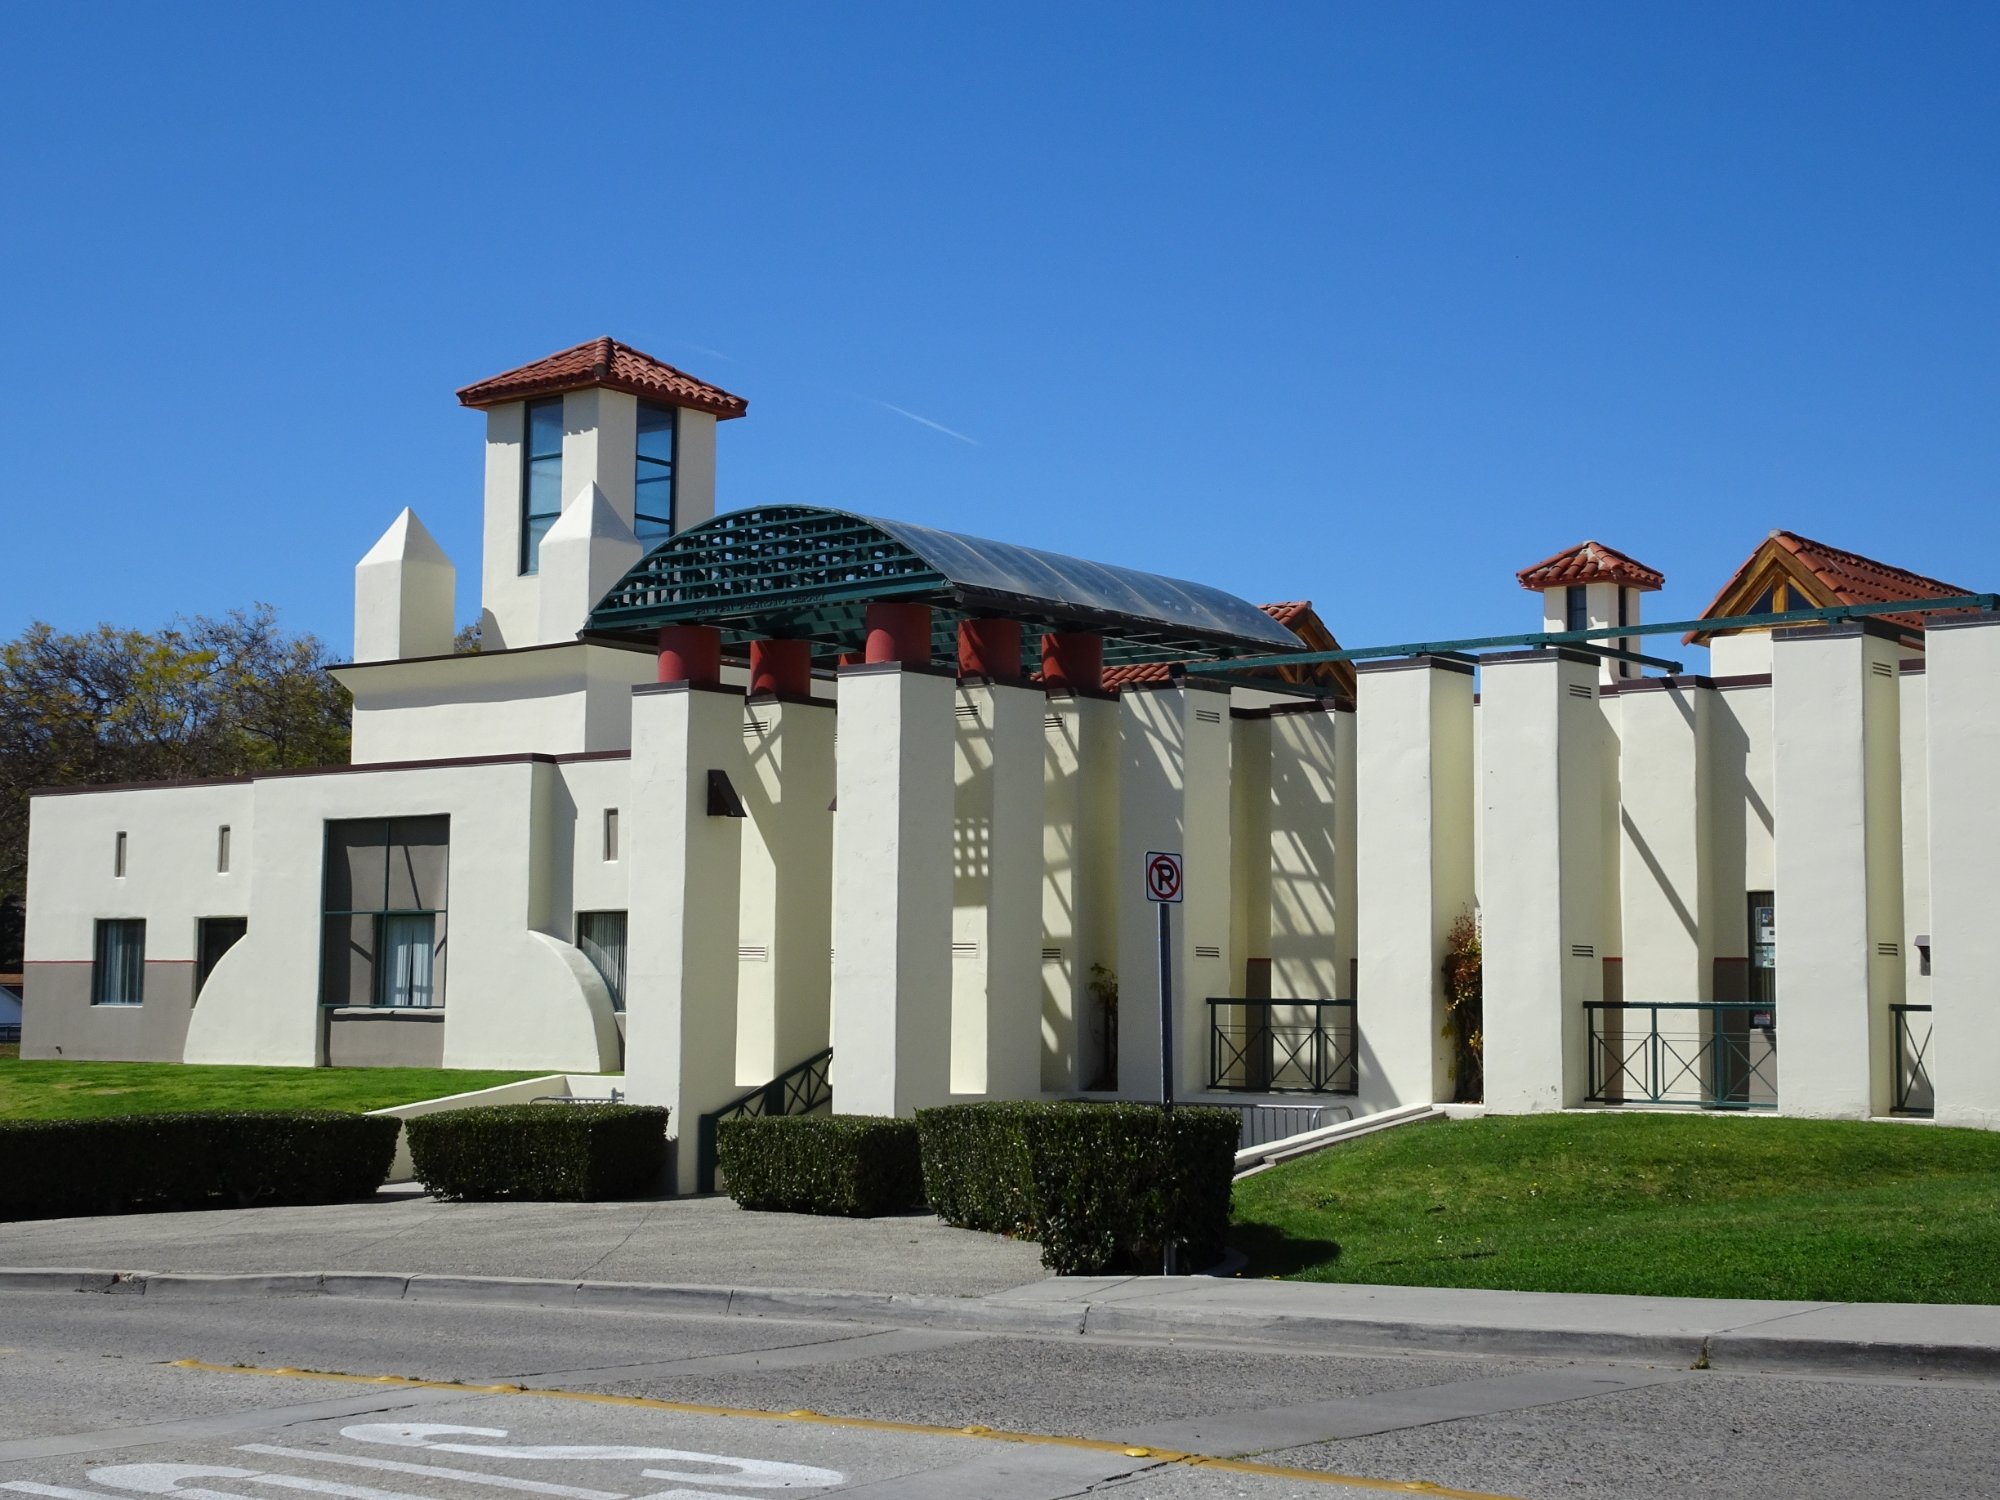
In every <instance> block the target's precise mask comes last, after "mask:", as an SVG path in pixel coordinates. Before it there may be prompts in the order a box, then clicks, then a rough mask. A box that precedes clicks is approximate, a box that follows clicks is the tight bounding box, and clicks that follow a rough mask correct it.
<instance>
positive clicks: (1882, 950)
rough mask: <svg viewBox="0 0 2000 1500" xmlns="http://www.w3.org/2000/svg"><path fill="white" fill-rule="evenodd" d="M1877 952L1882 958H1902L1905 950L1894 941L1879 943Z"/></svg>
mask: <svg viewBox="0 0 2000 1500" xmlns="http://www.w3.org/2000/svg"><path fill="white" fill-rule="evenodd" d="M1875 952H1876V953H1877V954H1878V955H1879V956H1880V957H1882V958H1901V957H1902V956H1903V950H1902V949H1901V948H1899V947H1898V946H1897V945H1896V944H1894V943H1877V944H1876V945H1875Z"/></svg>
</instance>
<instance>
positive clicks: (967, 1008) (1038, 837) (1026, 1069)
mask: <svg viewBox="0 0 2000 1500" xmlns="http://www.w3.org/2000/svg"><path fill="white" fill-rule="evenodd" d="M1045 701H1046V700H1045V699H1044V698H1043V696H1042V692H1041V689H1040V688H1034V687H1020V686H1009V685H1006V684H1002V683H968V684H967V685H965V686H963V687H961V688H960V689H959V690H958V702H957V717H956V721H955V722H956V731H957V738H956V749H955V753H954V768H955V780H956V793H955V799H954V822H955V829H954V836H953V850H952V931H951V949H952V965H951V1014H952V1045H951V1091H952V1093H954V1094H960V1095H967V1094H970V1095H978V1096H981V1097H984V1098H991V1099H1032V1098H1036V1097H1038V1096H1039V1095H1040V1093H1041V1089H1042V1035H1041V1003H1042V985H1041V947H1042V944H1041V938H1042V753H1043V747H1042V740H1043V723H1042V719H1043V713H1044V703H1045Z"/></svg>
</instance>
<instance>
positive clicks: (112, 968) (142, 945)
mask: <svg viewBox="0 0 2000 1500" xmlns="http://www.w3.org/2000/svg"><path fill="white" fill-rule="evenodd" d="M118 837H119V838H120V839H123V838H124V837H125V835H124V834H122V833H121V834H119V835H118ZM91 957H92V960H93V962H92V964H91V968H90V1003H91V1004H92V1005H138V1004H140V1003H141V1002H142V1001H143V1000H144V999H145V998H146V924H145V923H144V922H132V921H119V922H99V923H98V924H97V944H96V951H95V952H94V953H93V954H92V955H91Z"/></svg>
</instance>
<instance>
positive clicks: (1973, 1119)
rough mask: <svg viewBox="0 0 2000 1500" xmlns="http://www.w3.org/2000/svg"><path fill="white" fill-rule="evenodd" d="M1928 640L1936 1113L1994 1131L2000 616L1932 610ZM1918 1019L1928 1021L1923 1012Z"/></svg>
mask: <svg viewBox="0 0 2000 1500" xmlns="http://www.w3.org/2000/svg"><path fill="white" fill-rule="evenodd" d="M1924 642H1925V649H1924V656H1925V659H1926V665H1925V668H1924V677H1925V686H1926V696H1927V698H1928V700H1929V715H1930V724H1929V735H1928V739H1929V742H1930V858H1931V881H1930V888H1931V917H1930V922H1931V931H1930V939H1931V983H1930V992H1931V993H1930V1001H1931V1013H1930V1016H1929V1018H1928V1019H1929V1021H1930V1023H1931V1044H1930V1049H1929V1051H1928V1053H1927V1054H1926V1056H1927V1058H1928V1061H1929V1065H1930V1076H1931V1083H1932V1086H1933V1089H1934V1091H1935V1093H1936V1096H1937V1114H1936V1118H1937V1121H1938V1123H1939V1124H1941V1125H1965V1126H1975V1127H1978V1128H1980V1129H1984V1130H1993V1129H1996V1128H2000V1068H1996V1066H1995V1062H1996V1060H2000V1005H1996V1004H1995V1003H1994V1001H1995V997H1996V990H2000V985H1996V978H1995V976H2000V920H1996V917H2000V859H1996V858H1995V857H1994V851H1995V850H2000V797H1995V796H1994V785H1993V783H1994V777H1995V774H1996V768H2000V615H1990V614H1989V615H1982V616H1978V617H1975V618H1970V619H1965V620H1956V619H1949V618H1939V617H1936V616H1933V617H1932V619H1931V622H1930V625H1929V627H1928V628H1927V629H1926V630H1925V631H1924ZM1780 962H1781V963H1782V962H1783V960H1782V959H1781V960H1780ZM1779 972H1780V974H1782V973H1783V972H1784V970H1783V969H1782V968H1781V969H1780V970H1779ZM1786 1019H1787V1021H1788V1022H1789V1020H1790V1018H1789V1017H1787V1018H1786ZM1912 1019H1913V1020H1914V1021H1916V1022H1918V1024H1919V1025H1921V1022H1922V1020H1923V1019H1924V1018H1923V1017H1913V1018H1912Z"/></svg>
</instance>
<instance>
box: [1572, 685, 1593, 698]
mask: <svg viewBox="0 0 2000 1500" xmlns="http://www.w3.org/2000/svg"><path fill="white" fill-rule="evenodd" d="M1569 695H1570V697H1572V698H1584V699H1590V698H1595V697H1596V696H1597V689H1596V688H1594V687H1591V686H1590V685H1589V684H1588V683H1583V682H1572V683H1571V684H1570V685H1569Z"/></svg>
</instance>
